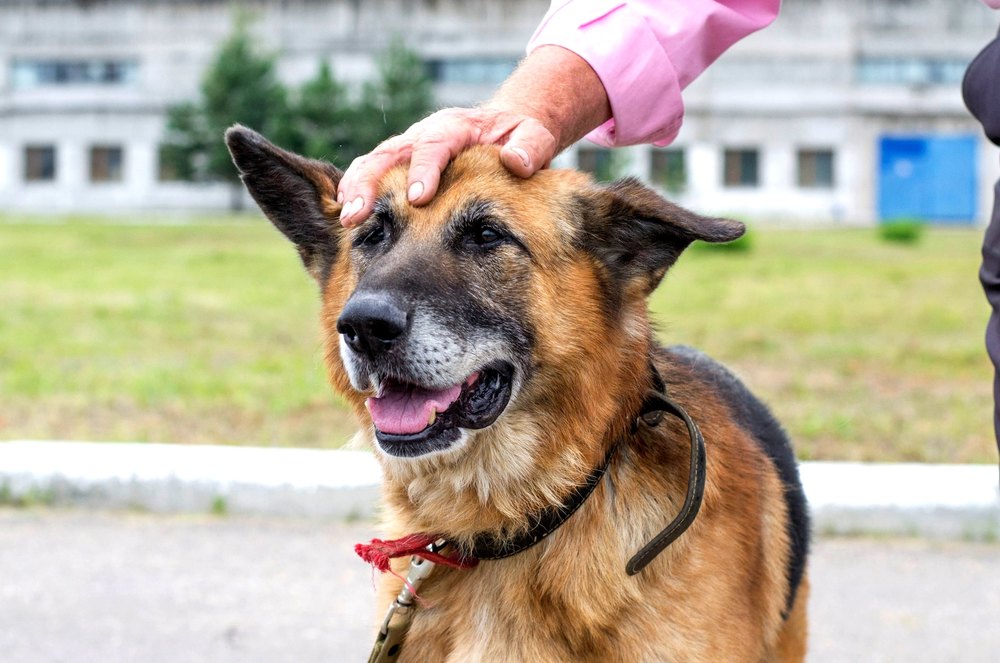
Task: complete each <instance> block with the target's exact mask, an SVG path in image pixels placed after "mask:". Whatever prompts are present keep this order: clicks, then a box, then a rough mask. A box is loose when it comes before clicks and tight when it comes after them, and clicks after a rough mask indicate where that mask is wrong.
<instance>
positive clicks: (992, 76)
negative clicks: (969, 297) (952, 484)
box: [962, 39, 1000, 447]
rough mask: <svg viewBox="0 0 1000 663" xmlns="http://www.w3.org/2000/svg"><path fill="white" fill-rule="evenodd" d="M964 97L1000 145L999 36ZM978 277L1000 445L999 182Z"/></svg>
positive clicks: (972, 73) (974, 69)
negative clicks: (985, 306)
mask: <svg viewBox="0 0 1000 663" xmlns="http://www.w3.org/2000/svg"><path fill="white" fill-rule="evenodd" d="M962 96H963V97H964V98H965V105H966V106H968V108H969V110H970V111H971V112H972V114H973V115H974V116H975V117H976V119H977V120H979V121H980V122H981V123H982V125H983V131H984V132H985V133H986V137H987V138H989V139H990V140H991V141H992V142H993V143H995V144H998V145H1000V39H994V40H993V41H992V42H990V43H989V45H987V46H986V48H984V49H983V50H982V52H981V53H980V54H979V55H977V56H976V59H975V60H973V61H972V64H970V65H969V70H968V71H967V72H965V80H963V81H962ZM979 280H980V282H982V284H983V290H984V291H985V292H986V299H987V300H989V302H990V306H992V307H993V313H992V314H991V315H990V320H989V322H988V323H987V325H986V351H987V352H988V353H989V355H990V359H991V360H992V361H993V368H994V376H993V432H994V434H995V436H996V440H997V446H998V447H1000V182H998V183H997V185H996V187H994V189H993V217H992V219H991V220H990V225H989V228H987V229H986V237H985V239H984V240H983V264H982V267H980V269H979Z"/></svg>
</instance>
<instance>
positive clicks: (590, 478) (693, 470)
mask: <svg viewBox="0 0 1000 663" xmlns="http://www.w3.org/2000/svg"><path fill="white" fill-rule="evenodd" d="M650 368H651V370H652V383H653V388H652V389H651V390H650V391H649V392H648V393H647V394H646V399H645V400H644V401H643V403H642V407H641V408H640V409H639V414H638V415H637V416H636V419H635V423H634V424H633V429H632V432H633V434H634V433H635V432H636V431H637V430H638V426H639V424H640V422H641V423H642V424H645V425H647V426H650V427H653V426H657V425H659V423H660V422H661V421H662V420H663V416H664V415H671V416H674V417H678V418H679V419H681V420H682V421H684V423H685V425H686V426H687V429H688V435H689V437H690V438H691V465H690V471H689V474H688V487H687V492H686V495H685V498H684V504H683V506H681V510H680V513H678V515H677V516H676V517H675V518H674V519H673V520H672V521H671V522H670V524H669V525H667V526H666V527H665V528H664V529H663V531H661V532H660V533H659V534H657V535H656V536H655V537H653V539H652V540H651V541H649V543H647V544H646V545H645V546H643V547H642V548H641V549H640V550H639V552H637V553H636V554H635V555H633V557H632V558H631V559H630V560H629V561H628V564H626V566H625V572H626V573H628V574H629V575H635V574H636V573H639V572H640V571H642V569H643V568H645V567H646V565H647V564H649V563H650V562H651V561H652V560H653V559H654V558H655V557H656V556H657V555H659V554H660V553H661V552H663V550H664V549H666V547H667V546H669V545H670V544H671V543H673V542H674V541H675V540H676V539H677V537H679V536H680V535H681V534H683V533H684V531H685V530H687V528H688V527H690V526H691V523H693V522H694V520H695V518H696V517H697V515H698V510H699V509H700V508H701V502H702V498H703V496H704V492H705V440H704V438H703V437H702V435H701V431H700V430H698V426H697V424H695V422H694V420H692V419H691V417H690V416H689V415H688V413H687V412H686V411H685V410H684V408H682V407H681V406H680V405H678V404H676V403H674V402H673V401H671V400H670V399H669V398H667V396H666V385H665V384H664V382H663V378H662V377H660V374H659V371H657V370H656V367H655V366H653V364H652V362H650ZM618 447H619V443H617V442H616V443H615V444H613V445H612V446H611V448H610V449H609V451H608V454H607V456H605V458H604V460H603V462H602V463H601V464H600V465H599V466H598V467H596V468H595V469H594V470H593V471H591V473H590V474H589V475H587V479H586V481H584V483H583V484H582V485H580V486H579V487H577V488H575V489H574V490H573V492H571V493H570V494H569V496H568V497H567V498H566V501H565V502H564V503H563V504H562V505H560V506H558V507H548V508H546V509H542V510H541V511H539V512H537V513H535V514H532V515H531V516H529V519H530V521H531V527H530V528H528V530H527V531H525V532H524V533H522V534H520V535H518V536H515V537H513V538H510V539H507V538H497V537H495V536H492V535H488V534H482V535H480V536H477V537H476V538H475V539H474V541H473V545H472V549H471V550H462V556H463V557H474V558H476V559H488V560H493V559H503V558H504V557H510V556H511V555H516V554H517V553H520V552H523V551H525V550H527V549H528V548H530V547H532V546H534V545H535V544H537V543H538V542H539V541H541V540H542V539H544V538H545V537H547V536H548V535H549V534H551V533H552V532H554V531H556V530H557V529H559V527H560V526H561V525H562V524H563V523H565V522H566V521H567V520H569V518H570V516H572V515H573V514H574V513H575V512H576V511H577V509H579V508H580V507H581V506H583V503H584V502H586V501H587V498H588V497H590V495H591V494H592V493H593V492H594V489H595V488H596V487H597V484H599V483H600V482H601V479H602V478H603V477H604V474H605V472H606V471H607V469H608V465H609V464H610V463H611V459H612V458H613V457H614V455H615V453H616V452H617V450H618Z"/></svg>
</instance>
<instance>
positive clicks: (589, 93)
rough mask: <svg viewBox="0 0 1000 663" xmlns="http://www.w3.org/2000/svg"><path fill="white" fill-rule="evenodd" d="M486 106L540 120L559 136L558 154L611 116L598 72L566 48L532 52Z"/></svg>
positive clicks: (554, 135) (490, 108) (544, 47)
mask: <svg viewBox="0 0 1000 663" xmlns="http://www.w3.org/2000/svg"><path fill="white" fill-rule="evenodd" d="M482 108H484V109H485V110H488V111H494V112H502V113H512V114H517V115H524V116H527V117H530V118H533V119H535V120H537V121H538V122H539V123H541V124H542V125H543V126H544V127H545V128H546V129H547V130H548V131H549V132H550V133H551V134H552V136H553V137H554V138H555V141H556V152H557V153H558V152H561V151H562V150H563V149H565V148H566V147H569V146H570V145H572V144H573V143H575V142H576V141H578V140H579V139H581V138H583V137H584V136H585V135H586V134H587V133H588V132H590V131H591V130H593V129H595V128H596V127H598V126H600V125H601V124H603V123H604V122H605V121H606V120H607V119H609V118H610V117H611V105H610V103H609V101H608V96H607V93H606V92H605V90H604V85H603V84H602V83H601V80H600V78H599V77H598V76H597V73H596V72H595V71H594V70H593V69H592V68H591V67H590V65H589V64H588V63H587V61H586V60H584V59H583V58H581V57H580V56H579V55H577V54H576V53H574V52H572V51H570V50H567V49H565V48H562V47H560V46H541V47H539V48H537V49H535V50H534V51H532V52H531V54H530V55H528V57H527V58H525V59H524V60H523V61H522V62H521V64H520V65H519V66H518V68H517V69H516V70H515V71H514V73H512V74H511V75H510V77H509V78H508V79H507V80H506V81H505V82H504V83H503V85H502V86H501V87H500V88H499V89H498V90H497V92H496V93H495V94H494V95H493V97H492V98H491V99H490V100H489V101H487V102H486V103H485V104H483V106H482Z"/></svg>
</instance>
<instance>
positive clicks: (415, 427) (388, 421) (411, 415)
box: [368, 384, 462, 435]
mask: <svg viewBox="0 0 1000 663" xmlns="http://www.w3.org/2000/svg"><path fill="white" fill-rule="evenodd" d="M461 393H462V385H460V384H456V385H455V386H454V387H448V388H447V389H441V390H439V391H434V390H432V389H424V388H422V387H417V386H414V385H393V386H391V387H387V388H386V390H385V393H383V394H382V396H381V397H380V398H369V399H368V411H369V412H371V415H372V421H373V422H374V423H375V427H376V428H378V429H379V430H380V431H382V432H383V433H389V434H390V435H409V434H411V433H419V432H420V431H422V430H423V429H425V428H427V420H428V419H430V416H431V412H432V411H437V412H444V411H445V410H447V409H448V407H449V406H450V405H451V404H452V403H454V402H455V401H456V400H458V397H459V395H460V394H461Z"/></svg>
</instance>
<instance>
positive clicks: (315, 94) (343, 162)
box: [286, 61, 360, 168]
mask: <svg viewBox="0 0 1000 663" xmlns="http://www.w3.org/2000/svg"><path fill="white" fill-rule="evenodd" d="M356 116H357V108H356V105H355V104H352V103H351V102H350V99H348V96H347V89H346V87H345V86H344V85H343V84H342V83H341V82H340V81H338V80H337V79H336V78H334V76H333V72H332V71H331V69H330V65H329V64H327V62H326V61H322V62H321V63H320V66H319V72H318V73H317V74H316V77H315V78H313V79H312V80H310V81H307V82H306V83H305V84H304V85H303V86H302V89H301V90H299V95H298V99H297V101H296V102H295V103H294V104H293V105H292V107H291V112H290V113H289V122H290V127H289V142H288V143H287V144H286V147H287V148H288V149H291V150H294V151H296V152H301V153H302V154H305V155H306V156H310V157H312V158H314V159H325V160H326V161H329V162H331V163H334V164H337V165H338V166H340V167H341V168H344V167H346V166H347V165H348V164H349V163H350V162H351V160H352V159H354V157H356V156H357V155H358V154H360V152H359V150H358V148H357V145H356V144H355V142H354V125H355V122H356Z"/></svg>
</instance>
